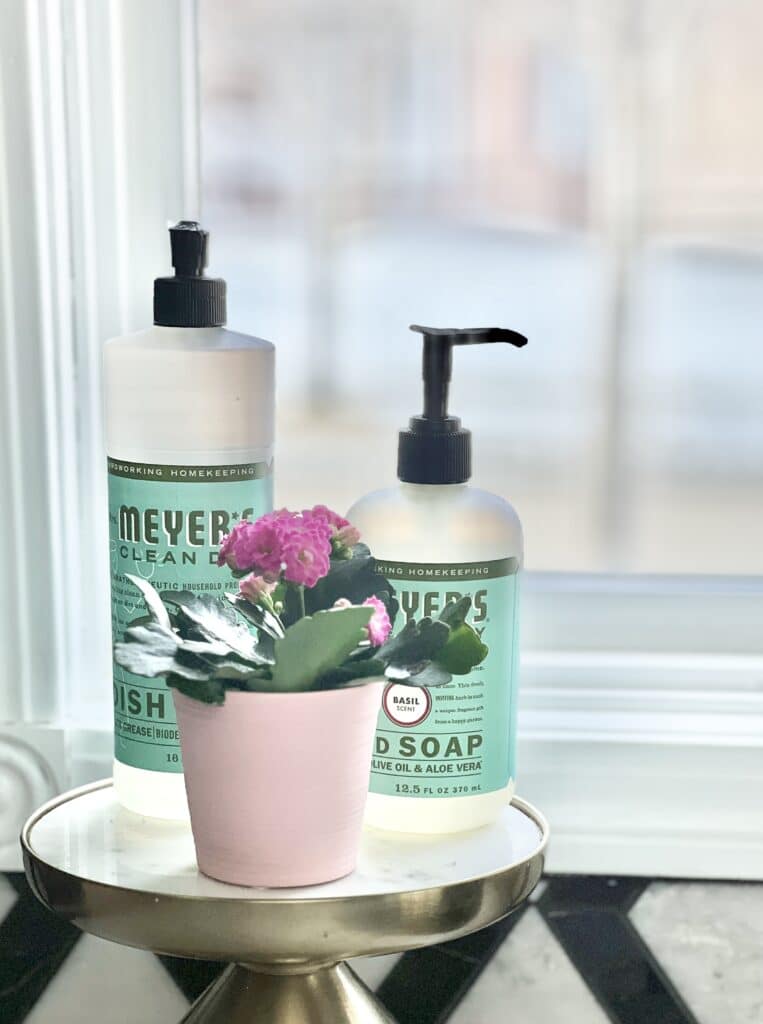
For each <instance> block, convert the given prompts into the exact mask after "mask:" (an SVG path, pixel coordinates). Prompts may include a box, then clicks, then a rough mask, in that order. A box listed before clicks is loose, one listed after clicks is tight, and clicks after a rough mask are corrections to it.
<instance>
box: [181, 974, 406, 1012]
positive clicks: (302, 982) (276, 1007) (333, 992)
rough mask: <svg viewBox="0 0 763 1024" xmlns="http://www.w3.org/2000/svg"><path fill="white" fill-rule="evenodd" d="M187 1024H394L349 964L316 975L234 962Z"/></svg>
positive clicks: (197, 1004) (207, 992) (194, 1008)
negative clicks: (267, 970)
mask: <svg viewBox="0 0 763 1024" xmlns="http://www.w3.org/2000/svg"><path fill="white" fill-rule="evenodd" d="M183 1024H394V1021H393V1019H392V1017H390V1016H389V1014H388V1013H387V1012H386V1011H385V1009H384V1007H383V1006H382V1005H381V1003H380V1002H379V1001H378V999H376V997H375V996H374V995H373V993H372V992H371V991H370V990H369V989H368V988H366V986H365V985H364V984H363V982H362V981H361V980H360V978H358V976H357V975H356V974H355V973H354V972H353V971H352V970H350V968H349V967H348V966H347V965H346V964H337V965H336V966H334V967H324V968H322V969H321V970H318V971H315V972H314V973H313V974H262V973H260V972H258V971H253V970H251V969H250V968H248V967H243V966H238V965H233V966H231V967H229V968H228V969H227V970H226V971H225V972H224V973H223V974H222V975H221V976H220V977H219V978H218V980H217V981H216V982H215V983H214V984H213V985H211V986H210V987H209V988H208V989H207V991H206V992H205V993H204V994H203V995H202V996H201V998H200V999H199V1000H198V1001H197V1002H196V1003H195V1004H194V1005H193V1006H192V1007H191V1010H190V1012H189V1013H188V1014H187V1016H185V1017H184V1018H183Z"/></svg>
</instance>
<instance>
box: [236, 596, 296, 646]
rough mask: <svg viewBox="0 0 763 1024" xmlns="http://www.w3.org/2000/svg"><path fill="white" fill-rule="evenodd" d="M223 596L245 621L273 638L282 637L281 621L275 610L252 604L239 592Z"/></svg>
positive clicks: (278, 638)
mask: <svg viewBox="0 0 763 1024" xmlns="http://www.w3.org/2000/svg"><path fill="white" fill-rule="evenodd" d="M225 597H226V599H227V600H228V601H229V602H230V603H231V605H232V606H233V607H234V608H235V609H236V611H237V612H238V613H239V615H241V616H243V618H245V619H246V620H247V622H251V624H252V625H253V626H256V628H257V629H259V630H262V632H263V633H267V634H268V636H271V637H273V639H274V640H280V639H281V638H282V637H283V635H284V628H283V623H282V622H281V620H280V619H279V618H278V616H277V615H276V614H275V612H271V611H270V609H269V608H263V607H262V605H258V604H252V603H251V601H247V600H246V598H244V597H241V596H240V595H239V594H226V595H225Z"/></svg>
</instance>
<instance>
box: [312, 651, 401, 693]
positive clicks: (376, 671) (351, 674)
mask: <svg viewBox="0 0 763 1024" xmlns="http://www.w3.org/2000/svg"><path fill="white" fill-rule="evenodd" d="M383 676H384V662H383V661H379V659H378V658H373V659H372V660H370V661H360V662H350V663H347V662H346V663H345V664H344V665H340V666H339V667H338V668H333V669H330V670H329V671H328V672H324V674H323V675H322V676H320V677H319V679H318V681H317V684H316V689H317V690H338V689H341V688H344V687H349V686H362V685H363V684H364V683H367V682H368V680H369V679H374V678H377V679H381V678H382V677H383Z"/></svg>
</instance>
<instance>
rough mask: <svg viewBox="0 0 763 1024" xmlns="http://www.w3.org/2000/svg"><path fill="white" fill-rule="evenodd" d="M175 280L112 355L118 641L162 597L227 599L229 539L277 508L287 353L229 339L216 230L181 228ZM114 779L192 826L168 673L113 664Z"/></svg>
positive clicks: (107, 375) (159, 811) (161, 812)
mask: <svg viewBox="0 0 763 1024" xmlns="http://www.w3.org/2000/svg"><path fill="white" fill-rule="evenodd" d="M170 238H171V244H172V264H173V267H174V268H175V275H174V276H173V277H163V278H158V279H157V280H156V281H155V283H154V327H152V328H150V329H149V330H145V331H141V332H139V333H137V334H130V335H126V336H125V337H121V338H114V339H112V340H111V341H109V342H107V344H106V346H105V348H104V390H105V407H106V433H107V453H108V479H109V530H110V534H109V536H110V562H111V608H112V625H113V635H114V639H115V640H121V639H122V636H123V634H124V631H125V629H126V628H128V627H129V626H130V625H135V624H136V620H142V621H143V622H145V621H146V618H145V617H146V615H147V608H146V605H145V602H144V601H143V598H142V596H141V594H139V593H138V590H137V588H136V587H135V586H134V585H133V584H132V583H131V582H130V581H129V580H128V579H127V578H126V574H130V575H132V576H139V577H142V578H143V579H146V580H150V581H151V583H152V584H153V585H154V586H155V587H157V588H158V589H159V590H178V591H180V590H188V591H191V592H192V593H194V594H198V595H204V594H210V595H213V596H215V597H219V596H221V595H222V594H223V593H224V592H225V591H226V590H232V589H235V586H234V585H233V582H232V576H231V573H230V570H229V569H227V568H226V567H223V568H218V566H217V552H218V548H219V545H220V541H221V539H222V537H223V535H224V534H225V533H227V532H228V531H229V530H230V529H231V528H232V527H233V526H235V524H236V523H238V522H240V521H241V520H242V519H247V518H252V519H253V518H256V517H257V516H259V515H261V514H262V513H264V512H268V511H270V509H271V508H272V459H273V406H274V385H275V382H274V366H275V351H274V348H273V346H272V345H271V344H270V342H268V341H263V340H262V339H260V338H253V337H249V336H247V335H244V334H236V333H234V332H232V331H227V330H225V328H224V327H223V325H224V324H225V320H226V303H225V300H226V293H225V292H226V290H225V282H224V281H222V280H219V279H214V278H209V277H206V276H205V275H204V267H205V265H206V262H207V241H208V235H207V232H206V231H203V230H202V229H201V228H200V227H199V225H198V224H196V223H195V222H193V221H181V222H180V223H179V224H177V225H176V226H175V227H173V228H170ZM114 720H115V740H114V748H115V750H114V752H115V760H114V784H115V788H116V792H117V796H118V798H119V800H120V802H121V803H122V804H123V805H124V806H125V807H128V808H129V809H130V810H132V811H136V812H137V813H139V814H145V815H150V816H153V817H161V818H185V817H187V814H188V808H187V803H186V796H185V788H184V784H183V774H182V770H183V769H182V762H181V756H180V744H179V739H178V727H177V723H176V720H175V708H174V704H173V700H172V693H171V691H170V690H169V689H168V688H167V686H166V684H165V681H164V677H163V676H161V675H157V676H156V677H155V678H145V677H143V676H135V675H132V674H131V673H130V672H127V671H126V670H125V669H122V668H120V667H119V666H117V665H116V664H115V665H114Z"/></svg>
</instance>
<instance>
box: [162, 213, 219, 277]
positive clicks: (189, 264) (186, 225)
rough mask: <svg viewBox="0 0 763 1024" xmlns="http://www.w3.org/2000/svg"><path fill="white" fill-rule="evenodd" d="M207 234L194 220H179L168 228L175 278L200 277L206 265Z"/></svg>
mask: <svg viewBox="0 0 763 1024" xmlns="http://www.w3.org/2000/svg"><path fill="white" fill-rule="evenodd" d="M208 243H209V232H208V231H204V229H203V228H201V227H199V225H198V224H197V222H196V221H195V220H181V221H179V222H178V223H177V224H175V226H174V227H171V228H170V248H171V249H172V266H173V267H174V268H175V274H176V276H177V277H201V275H202V274H203V273H204V267H206V265H207V245H208Z"/></svg>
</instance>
